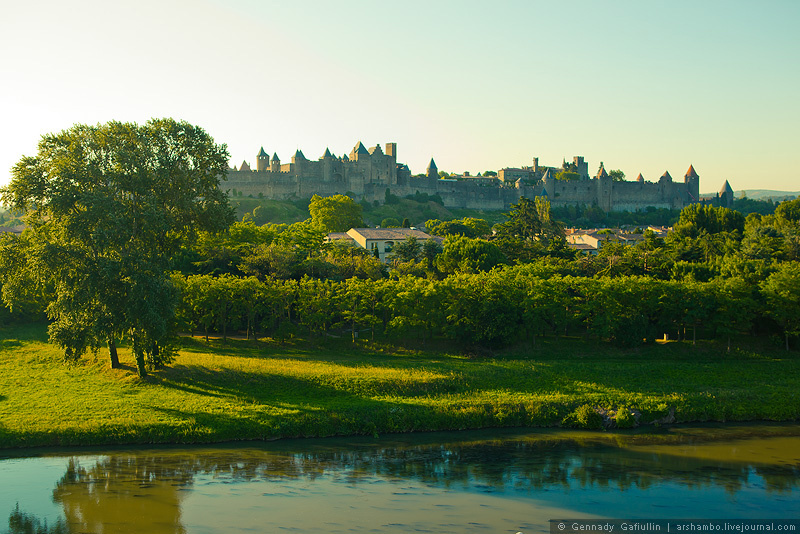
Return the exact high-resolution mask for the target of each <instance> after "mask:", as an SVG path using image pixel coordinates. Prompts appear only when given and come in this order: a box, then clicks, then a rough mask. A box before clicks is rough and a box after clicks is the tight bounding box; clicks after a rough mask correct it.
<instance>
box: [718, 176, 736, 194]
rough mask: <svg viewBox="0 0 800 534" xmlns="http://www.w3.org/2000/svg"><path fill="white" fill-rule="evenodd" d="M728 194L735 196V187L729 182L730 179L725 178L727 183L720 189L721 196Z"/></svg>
mask: <svg viewBox="0 0 800 534" xmlns="http://www.w3.org/2000/svg"><path fill="white" fill-rule="evenodd" d="M725 194H727V195H728V196H729V197H730V198H733V188H732V187H731V184H729V183H728V180H725V183H724V184H723V185H722V189H720V190H719V196H722V195H725Z"/></svg>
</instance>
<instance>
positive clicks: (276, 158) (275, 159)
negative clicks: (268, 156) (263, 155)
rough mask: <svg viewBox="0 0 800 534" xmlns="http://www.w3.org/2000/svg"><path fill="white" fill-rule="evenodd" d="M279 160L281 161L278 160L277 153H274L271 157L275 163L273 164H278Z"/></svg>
mask: <svg viewBox="0 0 800 534" xmlns="http://www.w3.org/2000/svg"><path fill="white" fill-rule="evenodd" d="M280 160H281V158H279V157H278V153H277V152H275V153H274V154H273V155H272V161H275V162H280Z"/></svg>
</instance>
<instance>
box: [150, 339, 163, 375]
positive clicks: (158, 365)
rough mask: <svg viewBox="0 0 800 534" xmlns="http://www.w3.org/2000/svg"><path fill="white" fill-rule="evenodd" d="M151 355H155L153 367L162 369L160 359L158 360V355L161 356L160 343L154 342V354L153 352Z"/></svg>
mask: <svg viewBox="0 0 800 534" xmlns="http://www.w3.org/2000/svg"><path fill="white" fill-rule="evenodd" d="M151 354H152V355H153V367H155V368H157V369H160V368H161V362H160V361H159V358H158V355H159V354H160V350H159V348H158V343H156V342H155V341H153V352H151Z"/></svg>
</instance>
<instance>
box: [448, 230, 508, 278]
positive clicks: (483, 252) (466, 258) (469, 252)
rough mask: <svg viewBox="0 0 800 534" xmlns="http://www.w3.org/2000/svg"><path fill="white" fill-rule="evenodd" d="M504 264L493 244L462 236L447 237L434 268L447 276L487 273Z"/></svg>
mask: <svg viewBox="0 0 800 534" xmlns="http://www.w3.org/2000/svg"><path fill="white" fill-rule="evenodd" d="M504 263H506V257H505V256H504V255H503V252H502V251H501V250H500V248H499V247H498V246H497V245H495V244H494V243H490V242H489V241H485V240H483V239H470V238H468V237H462V236H451V237H448V238H447V239H446V240H445V242H444V250H443V251H442V253H441V254H439V255H438V256H437V257H436V266H437V267H438V268H439V270H440V271H442V272H443V273H447V274H452V273H457V272H458V273H476V272H479V271H489V270H491V269H492V268H493V267H497V266H498V265H502V264H504Z"/></svg>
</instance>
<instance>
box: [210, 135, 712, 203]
mask: <svg viewBox="0 0 800 534" xmlns="http://www.w3.org/2000/svg"><path fill="white" fill-rule="evenodd" d="M574 161H575V163H576V164H579V165H580V171H581V172H585V168H586V166H587V164H586V163H585V162H584V161H583V158H580V157H576V158H574ZM536 163H538V162H536ZM535 166H536V167H538V168H537V169H536V171H538V173H541V172H542V171H543V170H544V169H546V168H545V167H539V166H538V165H535ZM262 168H263V165H262ZM273 168H274V167H273ZM280 169H281V170H280V172H276V171H271V170H265V171H261V172H257V171H249V170H245V171H234V170H231V171H229V172H228V181H227V182H223V183H222V184H221V187H223V188H224V189H226V190H228V191H232V190H236V191H237V192H241V193H242V194H243V195H246V196H248V195H252V196H254V197H258V196H259V195H261V196H263V197H264V198H269V199H275V200H288V199H293V198H310V197H311V196H313V195H315V194H316V195H320V196H330V195H336V194H345V193H351V194H353V195H354V196H355V197H356V199H357V200H366V201H367V202H374V201H378V202H383V201H384V200H385V195H386V189H389V190H390V192H391V193H392V194H394V195H397V196H400V197H403V196H406V195H414V194H415V193H417V192H419V193H426V194H428V195H439V196H440V197H441V198H442V200H443V201H444V205H445V206H447V207H448V208H471V209H486V210H504V209H509V208H510V207H511V205H512V204H515V203H517V202H519V199H520V198H521V197H523V196H524V197H527V198H533V197H536V196H540V195H543V194H546V195H547V198H548V199H549V200H550V202H551V204H552V205H553V206H554V207H558V206H569V205H578V206H580V205H584V206H592V205H596V206H598V207H600V208H602V209H604V210H606V211H621V210H628V211H635V210H645V209H646V208H648V207H650V206H652V207H655V208H671V209H680V208H683V207H685V206H687V205H689V204H691V203H692V202H696V201H697V199H698V198H699V178H698V177H697V176H696V174H694V171H693V170H692V169H690V170H691V172H692V173H693V174H694V176H693V177H690V176H688V173H687V177H686V178H685V180H684V182H681V183H678V182H673V181H672V179H671V177H669V174H668V173H665V175H664V176H662V177H661V179H660V180H659V181H658V182H644V181H641V182H639V181H636V182H614V181H612V180H611V178H610V177H607V176H606V177H596V178H592V179H583V180H577V181H560V180H555V178H554V173H546V174H545V178H544V179H542V180H538V181H536V182H535V183H533V182H534V180H533V178H534V177H535V176H536V175H535V174H534V173H535V172H536V171H534V169H533V168H532V167H531V168H523V169H512V168H509V169H508V172H509V173H510V174H514V172H515V171H516V172H517V173H518V174H520V176H519V177H522V176H521V175H522V174H525V175H526V177H528V178H530V179H528V180H526V182H523V181H521V180H520V181H516V182H511V183H509V182H506V183H503V182H502V180H495V181H491V180H489V181H487V180H482V179H480V180H470V179H460V180H456V179H447V180H440V179H436V178H429V177H412V176H411V173H410V171H409V170H408V167H406V166H405V165H402V164H401V165H398V164H397V145H396V144H394V143H387V145H386V153H384V152H383V151H382V150H381V148H380V146H376V147H373V148H371V149H369V151H367V150H366V148H365V147H363V145H361V144H360V143H359V144H358V145H356V148H354V149H353V152H351V154H350V157H342V158H337V157H335V156H331V155H330V154H329V153H328V152H327V151H326V154H325V155H324V156H323V157H322V158H320V159H319V160H318V161H311V160H308V159H306V158H305V157H303V156H302V154H301V153H300V152H299V151H298V153H297V154H296V155H295V157H293V158H292V163H290V164H283V165H281V166H280ZM501 173H502V171H501ZM539 175H541V174H539Z"/></svg>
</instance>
